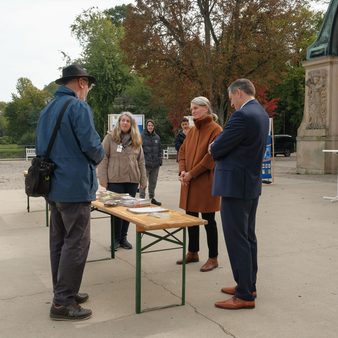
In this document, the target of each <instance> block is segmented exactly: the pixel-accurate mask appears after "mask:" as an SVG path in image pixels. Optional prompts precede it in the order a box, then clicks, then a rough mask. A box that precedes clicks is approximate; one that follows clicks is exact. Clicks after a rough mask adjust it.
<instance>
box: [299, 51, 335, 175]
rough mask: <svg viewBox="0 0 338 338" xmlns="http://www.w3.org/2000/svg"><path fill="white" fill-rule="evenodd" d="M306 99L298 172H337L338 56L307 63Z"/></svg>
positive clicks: (300, 135)
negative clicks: (328, 150) (326, 151)
mask: <svg viewBox="0 0 338 338" xmlns="http://www.w3.org/2000/svg"><path fill="white" fill-rule="evenodd" d="M303 65H304V67H305V83H306V87H305V102H304V116H303V121H302V123H301V125H300V127H299V128H298V135H297V173H299V174H335V173H337V164H338V156H337V155H336V154H334V153H323V150H324V149H334V150H336V149H337V150H338V95H337V89H338V57H332V56H328V57H319V58H316V59H313V60H311V61H306V62H304V63H303Z"/></svg>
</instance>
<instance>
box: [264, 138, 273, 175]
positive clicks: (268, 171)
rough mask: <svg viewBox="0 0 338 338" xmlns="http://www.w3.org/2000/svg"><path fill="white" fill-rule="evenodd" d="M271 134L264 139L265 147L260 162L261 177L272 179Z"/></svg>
mask: <svg viewBox="0 0 338 338" xmlns="http://www.w3.org/2000/svg"><path fill="white" fill-rule="evenodd" d="M271 158H272V136H271V135H268V139H267V141H266V148H265V153H264V158H263V163H262V179H263V180H268V179H272V167H271V166H272V162H271Z"/></svg>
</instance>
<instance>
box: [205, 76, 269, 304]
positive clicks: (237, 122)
mask: <svg viewBox="0 0 338 338" xmlns="http://www.w3.org/2000/svg"><path fill="white" fill-rule="evenodd" d="M228 94H229V98H230V100H231V106H233V107H234V108H235V109H236V111H235V112H234V113H233V114H232V115H231V117H230V118H229V121H228V123H227V125H226V127H225V128H224V130H223V132H222V133H221V134H220V135H219V136H218V138H217V139H216V140H215V142H213V143H212V144H211V145H210V147H209V150H210V153H211V155H212V157H213V158H214V160H215V163H216V167H215V175H214V185H213V195H217V196H221V197H222V204H221V217H222V225H223V233H224V238H225V243H226V246H227V250H228V254H229V259H230V263H231V268H232V273H233V276H234V279H235V281H236V283H237V285H236V286H232V287H224V288H222V290H221V291H222V292H223V293H226V294H230V295H233V297H232V298H230V299H227V300H225V301H219V302H216V303H215V306H216V307H219V308H222V309H242V308H254V307H255V298H256V274H257V241H256V234H255V221H256V209H257V205H258V198H259V195H260V194H261V189H262V181H261V168H262V160H263V155H264V151H265V145H266V140H267V135H268V131H269V117H268V115H267V113H266V111H265V110H264V108H263V107H262V106H261V105H260V104H259V103H258V102H257V100H255V87H254V85H253V84H252V82H251V81H250V80H247V79H239V80H236V81H234V82H233V83H232V84H231V85H230V86H229V88H228Z"/></svg>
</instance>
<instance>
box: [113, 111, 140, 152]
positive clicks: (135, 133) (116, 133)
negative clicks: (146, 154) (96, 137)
mask: <svg viewBox="0 0 338 338" xmlns="http://www.w3.org/2000/svg"><path fill="white" fill-rule="evenodd" d="M122 116H127V117H128V118H129V120H130V126H131V127H130V138H131V143H132V145H133V147H134V148H138V147H140V146H141V144H142V138H141V134H140V131H139V129H138V126H137V123H136V120H135V119H134V117H133V114H132V113H130V112H129V111H123V112H122V113H121V114H120V116H119V117H118V119H117V123H116V126H115V127H114V129H113V131H112V132H111V135H112V138H113V141H114V142H115V143H121V136H122V130H121V127H120V121H121V118H122Z"/></svg>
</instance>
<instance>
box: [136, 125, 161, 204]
mask: <svg viewBox="0 0 338 338" xmlns="http://www.w3.org/2000/svg"><path fill="white" fill-rule="evenodd" d="M142 147H143V152H144V158H145V163H146V173H147V179H148V182H149V184H148V191H149V198H150V199H151V203H153V204H156V205H161V204H162V203H161V202H158V201H156V200H155V188H156V184H157V178H158V172H159V170H160V166H161V165H162V152H161V138H160V137H159V136H158V135H157V134H156V132H155V122H154V121H153V120H150V119H149V120H147V122H146V129H145V130H144V131H143V132H142ZM145 195H146V192H145V190H144V189H142V188H140V197H141V198H145Z"/></svg>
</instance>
